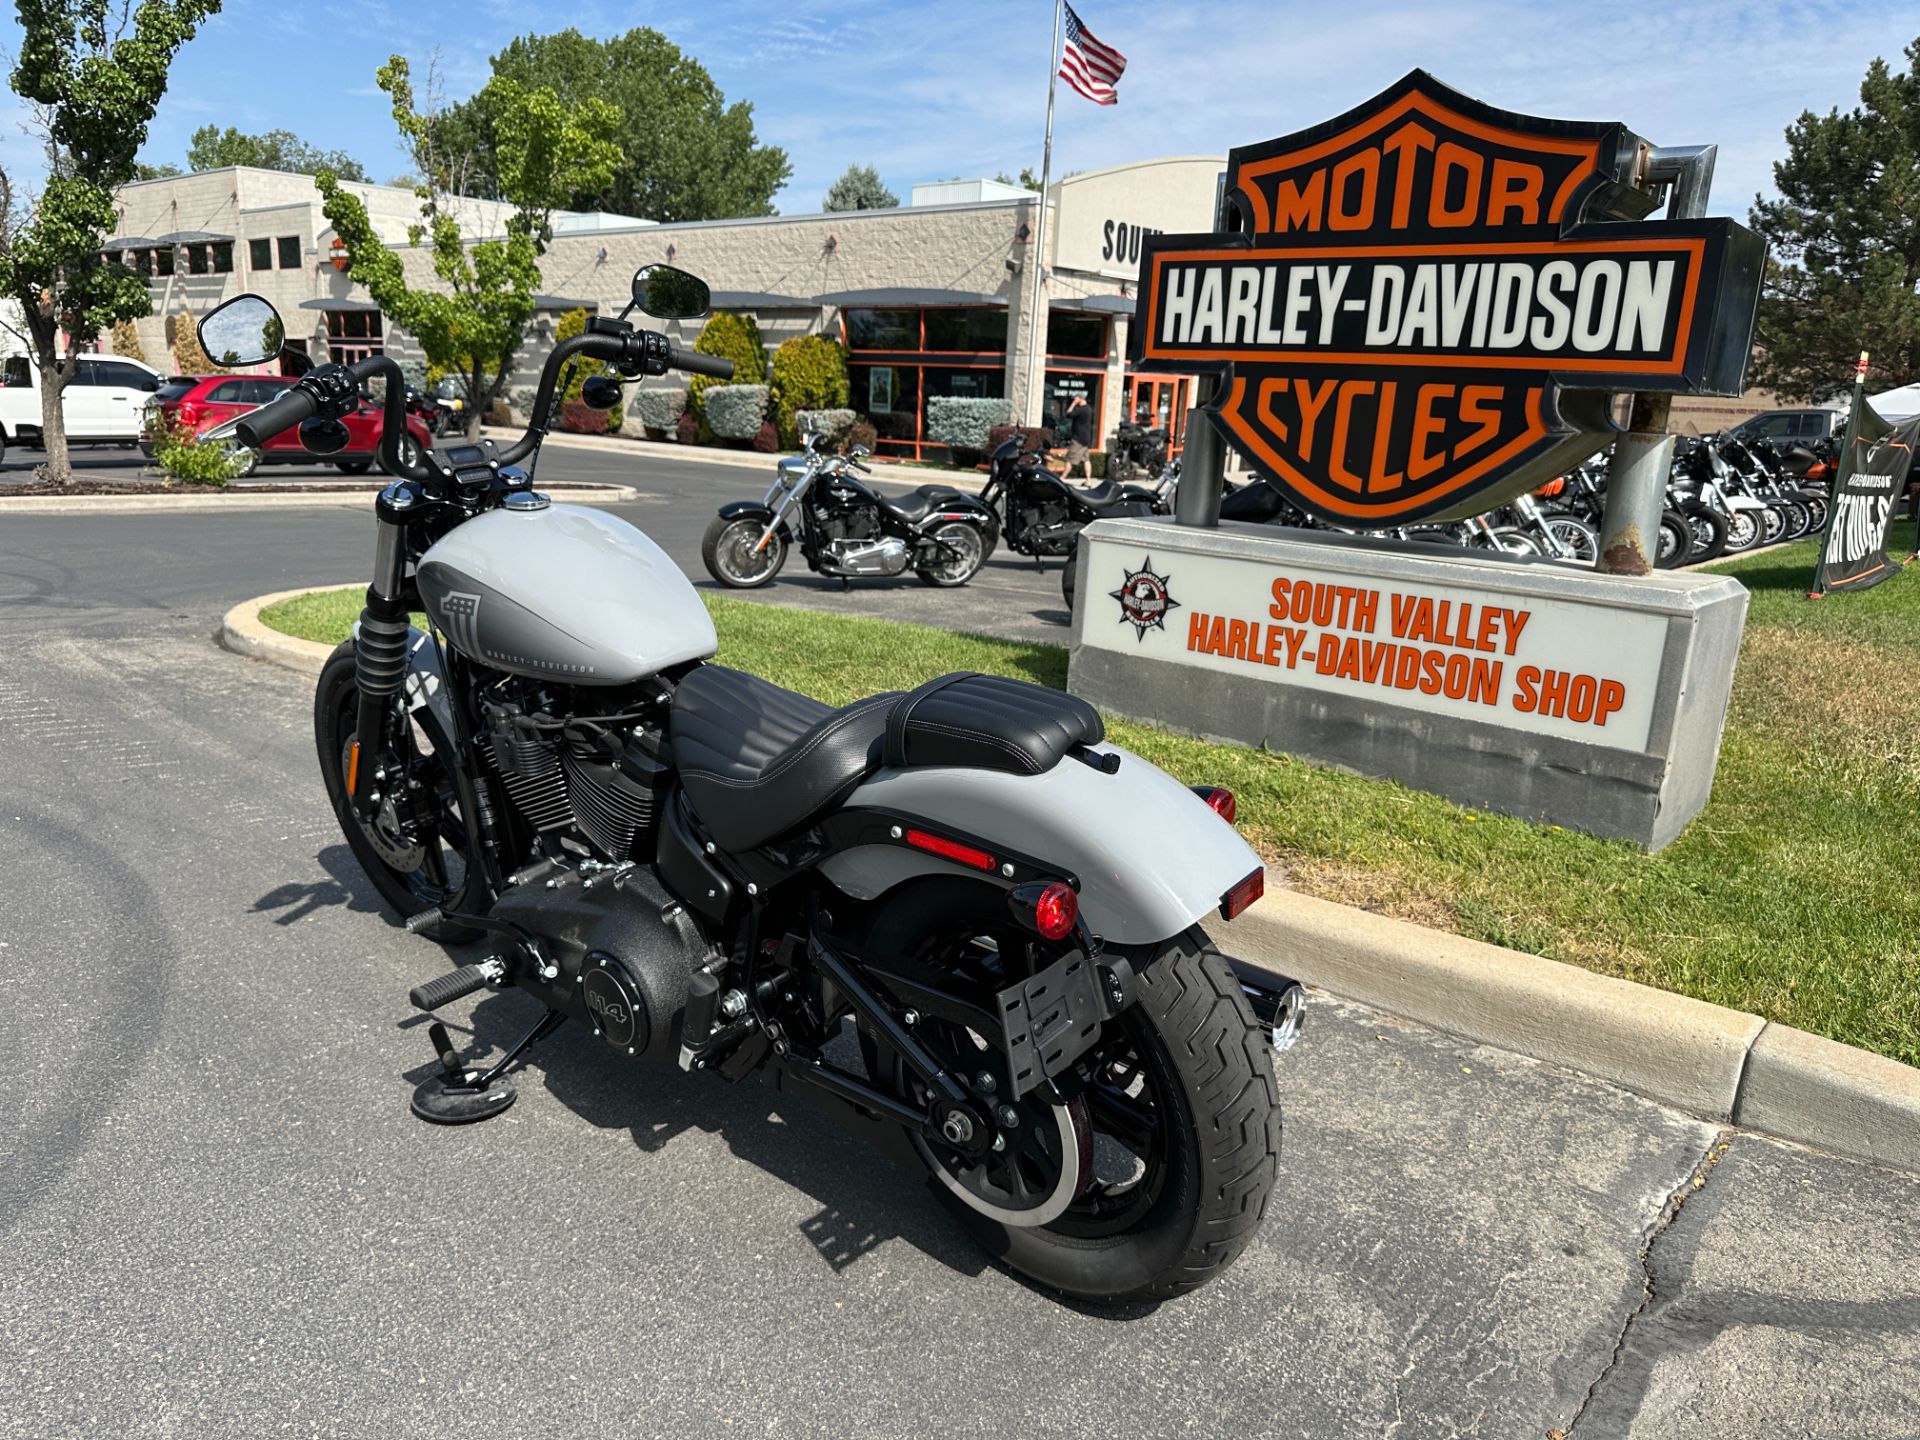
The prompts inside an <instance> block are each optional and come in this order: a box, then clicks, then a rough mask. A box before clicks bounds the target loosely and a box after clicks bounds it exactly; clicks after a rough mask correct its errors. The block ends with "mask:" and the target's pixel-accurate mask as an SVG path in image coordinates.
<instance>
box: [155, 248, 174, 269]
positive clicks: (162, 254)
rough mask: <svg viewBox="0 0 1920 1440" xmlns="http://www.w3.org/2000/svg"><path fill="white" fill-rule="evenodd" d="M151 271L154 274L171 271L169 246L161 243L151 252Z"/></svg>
mask: <svg viewBox="0 0 1920 1440" xmlns="http://www.w3.org/2000/svg"><path fill="white" fill-rule="evenodd" d="M153 273H154V274H156V275H171V274H172V273H173V250H172V249H171V247H169V246H165V245H162V246H161V247H160V248H159V249H158V250H155V251H154V252H153Z"/></svg>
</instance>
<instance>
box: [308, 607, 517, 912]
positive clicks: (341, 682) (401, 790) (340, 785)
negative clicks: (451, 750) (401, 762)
mask: <svg viewBox="0 0 1920 1440" xmlns="http://www.w3.org/2000/svg"><path fill="white" fill-rule="evenodd" d="M359 705H360V687H359V685H358V684H357V683H356V681H355V679H354V648H353V641H352V640H351V639H347V640H343V641H341V642H340V645H339V647H338V648H336V649H335V650H334V652H333V654H332V655H331V656H329V657H328V659H327V663H326V665H325V666H324V667H323V668H322V669H321V671H320V683H319V686H318V687H317V688H316V689H315V691H314V696H313V738H314V748H315V749H316V751H317V752H318V754H319V759H320V775H321V778H322V779H323V780H324V781H325V783H326V787H327V800H328V802H329V803H330V804H331V805H332V806H333V815H334V819H336V820H337V821H339V823H340V830H341V833H342V834H343V835H345V836H346V840H347V848H348V849H349V850H351V851H352V852H353V858H354V859H355V860H357V861H358V862H359V863H360V868H361V869H362V870H364V871H365V872H366V875H367V878H368V879H369V880H371V881H372V882H373V886H374V889H376V890H378V891H379V892H380V897H381V898H382V899H383V900H385V901H386V902H387V904H388V905H390V906H392V907H393V909H394V912H395V913H396V914H398V915H400V916H402V917H403V918H405V917H410V916H413V915H417V914H419V913H420V912H421V911H423V910H428V909H440V910H475V909H484V908H485V906H486V904H487V903H488V897H487V896H486V893H485V882H484V881H483V879H482V878H481V877H482V870H481V866H480V864H479V859H478V842H477V837H475V836H474V835H473V834H472V833H471V831H470V829H469V821H468V819H467V817H468V816H471V815H476V814H478V813H479V806H478V805H477V803H476V802H475V800H474V796H473V787H472V784H471V782H470V781H469V779H468V777H467V775H466V772H465V771H464V770H462V769H461V768H460V766H459V765H458V764H457V763H453V761H452V760H451V759H450V758H449V757H445V756H442V755H441V754H440V753H439V752H438V751H437V750H436V749H435V748H434V747H433V743H432V737H431V736H430V735H429V734H428V733H427V732H426V731H425V730H424V729H423V728H422V727H421V726H420V725H419V724H418V723H416V722H414V721H412V720H411V719H409V720H408V722H407V728H406V733H405V734H403V735H401V736H400V740H401V743H402V744H403V745H404V747H405V748H406V750H407V752H408V756H407V763H406V769H407V776H406V779H405V780H404V781H401V782H399V783H397V784H395V785H393V786H392V788H393V790H394V791H395V792H396V794H397V795H398V796H400V797H403V798H404V797H406V796H409V795H410V796H412V797H414V799H413V801H412V812H413V813H412V814H411V815H410V816H409V817H408V818H407V819H404V820H403V819H402V818H401V816H400V814H399V806H400V800H398V799H396V798H394V797H391V796H390V797H389V798H388V799H387V800H386V801H385V803H383V805H382V806H381V807H380V809H379V811H378V812H376V814H375V817H374V820H373V822H372V823H371V824H369V823H367V822H364V821H362V820H361V819H360V817H359V816H357V815H356V814H354V812H353V806H352V804H351V803H350V801H349V800H348V798H347V774H346V767H347V755H348V753H349V750H350V747H351V746H352V744H353V742H354V740H355V738H356V736H355V733H354V730H355V726H356V724H357V723H358V717H359ZM361 763H363V764H371V763H373V762H372V757H371V755H370V753H368V752H363V753H362V759H361ZM414 781H417V782H418V786H419V788H417V789H415V788H412V787H411V786H410V785H409V784H408V782H414ZM429 933H431V934H432V935H433V937H434V938H435V939H436V940H439V941H441V942H442V943H444V944H448V945H457V944H461V943H464V942H465V941H468V940H476V939H478V938H479V937H480V932H479V931H477V930H473V929H470V928H468V927H467V926H464V925H448V924H440V925H437V926H435V927H433V929H432V930H431V931H430V932H429Z"/></svg>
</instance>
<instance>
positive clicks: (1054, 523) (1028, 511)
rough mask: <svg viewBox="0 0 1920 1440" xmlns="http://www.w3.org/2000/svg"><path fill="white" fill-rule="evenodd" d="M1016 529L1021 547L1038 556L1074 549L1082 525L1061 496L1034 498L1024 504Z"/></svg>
mask: <svg viewBox="0 0 1920 1440" xmlns="http://www.w3.org/2000/svg"><path fill="white" fill-rule="evenodd" d="M1016 519H1017V521H1018V523H1017V524H1016V526H1015V527H1014V532H1015V534H1016V536H1017V537H1018V546H1017V548H1019V549H1020V550H1023V551H1026V552H1029V553H1032V554H1038V555H1065V554H1067V553H1069V552H1070V551H1071V550H1072V549H1073V548H1074V541H1075V540H1076V539H1077V538H1078V537H1079V534H1080V527H1079V526H1078V525H1076V524H1074V522H1073V516H1072V514H1071V512H1070V511H1069V510H1068V509H1067V502H1066V501H1065V500H1061V499H1045V500H1038V501H1030V502H1028V503H1026V504H1023V505H1022V506H1021V507H1020V510H1019V512H1018V515H1017V517H1016Z"/></svg>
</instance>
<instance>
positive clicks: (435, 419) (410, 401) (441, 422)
mask: <svg viewBox="0 0 1920 1440" xmlns="http://www.w3.org/2000/svg"><path fill="white" fill-rule="evenodd" d="M407 413H408V414H409V415H417V416H419V417H420V423H421V424H422V425H425V426H426V427H427V433H428V434H429V435H444V434H446V433H447V431H448V430H449V429H452V428H454V425H455V423H456V422H455V420H454V414H453V411H452V410H451V409H450V408H448V407H447V406H446V405H444V404H442V403H441V402H440V401H439V400H438V399H436V398H435V397H434V396H432V395H430V394H427V393H425V392H423V391H420V390H411V389H410V390H408V391H407Z"/></svg>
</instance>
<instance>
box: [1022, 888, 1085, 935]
mask: <svg viewBox="0 0 1920 1440" xmlns="http://www.w3.org/2000/svg"><path fill="white" fill-rule="evenodd" d="M1079 918H1080V897H1079V896H1078V895H1076V894H1074V893H1073V887H1072V886H1071V885H1068V884H1066V883H1065V882H1063V881H1060V880H1056V881H1054V882H1053V883H1052V884H1051V885H1049V886H1047V888H1046V889H1044V890H1042V891H1041V892H1040V898H1039V899H1037V900H1035V901H1034V902H1033V928H1034V929H1036V930H1038V931H1039V932H1040V934H1041V935H1042V936H1043V937H1044V938H1046V939H1048V940H1064V939H1066V938H1067V936H1069V935H1071V934H1072V933H1073V926H1074V922H1075V921H1076V920H1078V919H1079Z"/></svg>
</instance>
